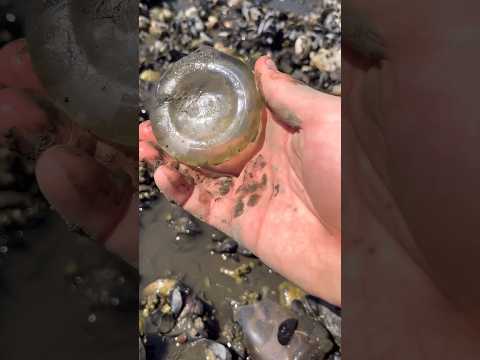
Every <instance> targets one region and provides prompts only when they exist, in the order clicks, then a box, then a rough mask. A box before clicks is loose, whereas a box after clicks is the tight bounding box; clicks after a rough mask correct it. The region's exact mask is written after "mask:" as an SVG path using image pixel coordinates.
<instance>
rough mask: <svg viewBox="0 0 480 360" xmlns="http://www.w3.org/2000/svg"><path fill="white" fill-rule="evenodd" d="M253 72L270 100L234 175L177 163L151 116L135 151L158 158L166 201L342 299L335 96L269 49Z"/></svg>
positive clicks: (312, 289)
mask: <svg viewBox="0 0 480 360" xmlns="http://www.w3.org/2000/svg"><path fill="white" fill-rule="evenodd" d="M255 73H256V79H257V84H258V87H259V89H260V90H261V92H262V94H263V95H264V98H265V99H266V102H267V104H268V110H267V111H266V112H265V117H266V130H265V139H264V141H263V143H262V144H261V148H260V149H259V151H258V152H257V154H256V155H255V156H254V157H253V158H252V159H251V160H250V161H249V162H248V163H247V164H246V165H245V166H244V167H243V168H242V169H238V170H239V172H240V175H238V176H235V177H219V178H215V177H211V176H208V175H206V174H205V173H202V172H200V171H197V170H194V169H191V168H189V167H187V166H185V165H182V164H178V163H177V162H176V161H174V160H173V159H171V158H169V157H168V156H167V155H165V154H163V153H162V152H161V151H160V150H158V147H157V146H156V145H155V138H154V136H153V133H152V129H151V124H150V123H149V122H144V123H143V124H141V126H140V141H141V142H140V158H141V159H142V160H145V161H147V162H148V163H150V164H151V165H152V166H156V170H155V174H154V177H155V182H156V184H157V186H158V187H159V188H160V189H161V191H162V192H163V193H164V194H165V195H166V197H167V198H168V199H170V200H172V201H174V202H176V203H177V204H179V205H181V206H182V207H183V208H184V209H185V210H187V211H189V212H190V213H192V214H193V215H195V216H196V217H198V218H200V219H201V220H203V221H205V222H207V223H209V224H211V225H212V226H214V227H216V228H218V229H219V230H221V231H223V232H225V233H226V234H228V235H229V236H231V237H233V238H234V239H236V240H238V241H239V242H240V243H242V244H243V245H245V246H246V247H247V248H249V249H250V250H251V251H253V252H254V253H255V254H256V255H257V256H258V257H259V258H261V259H262V261H264V262H265V263H266V264H268V265H269V266H270V267H271V268H273V269H274V270H276V271H277V272H279V273H281V274H282V275H284V276H285V277H287V278H288V279H290V280H291V281H293V282H295V283H296V284H298V285H300V286H301V287H303V288H304V290H305V291H307V292H309V293H312V294H314V295H317V296H319V297H322V298H323V299H325V300H327V301H329V302H331V303H334V304H340V250H341V240H340V239H341V226H340V132H341V127H340V117H341V110H340V99H339V98H337V97H334V96H330V95H326V94H322V93H320V92H318V91H315V90H313V89H311V88H308V87H307V86H305V85H303V84H300V83H298V82H297V81H295V80H293V79H292V78H291V77H289V76H287V75H285V74H282V73H280V72H278V71H277V69H276V68H275V65H274V64H273V62H271V60H269V58H267V57H262V58H261V59H259V60H258V62H257V64H256V67H255ZM158 163H160V165H159V166H158ZM232 173H237V171H232Z"/></svg>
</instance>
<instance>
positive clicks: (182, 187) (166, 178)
mask: <svg viewBox="0 0 480 360" xmlns="http://www.w3.org/2000/svg"><path fill="white" fill-rule="evenodd" d="M154 179H155V184H156V185H157V186H158V188H159V189H160V191H161V192H162V193H163V194H164V195H165V197H166V198H167V199H168V200H170V201H173V202H175V203H176V204H178V205H180V206H183V205H184V204H185V203H186V202H187V201H188V199H190V197H191V195H192V193H193V190H194V188H195V184H194V181H193V179H192V178H191V177H189V176H187V175H184V174H182V173H180V172H179V171H177V170H176V169H175V168H174V167H173V166H172V164H171V163H167V164H164V165H161V166H159V167H158V168H157V169H156V170H155V174H154Z"/></svg>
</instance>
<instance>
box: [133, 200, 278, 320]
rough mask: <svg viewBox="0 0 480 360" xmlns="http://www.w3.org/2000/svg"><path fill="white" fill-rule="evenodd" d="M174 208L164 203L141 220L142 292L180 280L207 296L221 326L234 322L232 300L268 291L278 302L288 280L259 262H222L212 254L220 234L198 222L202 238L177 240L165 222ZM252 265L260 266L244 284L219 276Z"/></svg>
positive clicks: (247, 259)
mask: <svg viewBox="0 0 480 360" xmlns="http://www.w3.org/2000/svg"><path fill="white" fill-rule="evenodd" d="M173 208H174V205H172V204H170V203H169V202H168V201H166V200H161V201H159V202H158V203H157V204H156V205H155V206H154V208H153V209H152V210H147V211H145V212H144V213H143V214H142V216H141V231H140V258H141V265H140V274H141V276H142V279H141V286H140V287H141V288H143V287H144V286H146V285H147V284H148V283H149V282H151V281H153V280H155V279H157V278H159V277H165V276H172V275H173V276H180V277H181V278H182V279H183V282H184V283H185V284H186V285H188V286H189V287H191V288H192V289H193V290H194V291H195V292H196V293H197V294H204V298H205V299H206V300H209V301H211V302H212V303H213V305H214V307H215V308H216V309H217V311H218V312H217V317H218V320H219V321H220V323H221V324H222V323H224V322H225V321H228V320H230V319H231V318H232V311H231V306H230V300H239V298H240V297H241V295H242V294H244V293H245V291H257V292H262V288H264V287H268V288H269V289H270V290H271V291H270V295H271V296H272V297H275V298H277V293H276V291H277V288H278V285H279V284H280V283H281V282H283V281H285V280H284V279H283V278H282V277H281V276H279V275H278V274H276V273H273V272H272V271H271V270H269V269H268V268H267V267H266V266H265V265H262V264H261V263H260V262H259V261H258V260H257V259H252V258H249V257H245V256H240V257H239V261H238V262H237V261H235V260H233V259H231V258H227V259H226V260H223V259H222V256H221V255H219V254H213V255H212V254H211V253H210V251H209V246H210V245H212V243H213V241H212V234H213V233H215V234H220V233H219V232H218V231H216V230H215V229H213V228H212V227H210V226H209V225H207V224H204V223H200V222H199V221H198V223H199V224H200V227H201V229H202V233H201V234H198V235H194V236H192V237H190V236H188V235H182V236H180V240H176V237H177V235H176V233H175V231H174V230H173V229H172V228H171V227H169V226H168V224H167V222H166V221H165V217H166V216H167V215H168V214H169V213H171V212H172V209H173ZM252 261H253V262H255V263H258V266H256V267H255V268H254V269H253V270H252V272H251V273H250V274H248V276H247V278H248V280H247V281H245V282H243V283H241V284H237V283H236V282H235V280H234V279H233V278H231V277H229V276H227V275H225V274H223V273H221V272H220V269H221V268H227V269H234V268H236V267H238V266H240V265H242V264H248V263H250V262H252ZM272 291H273V292H272Z"/></svg>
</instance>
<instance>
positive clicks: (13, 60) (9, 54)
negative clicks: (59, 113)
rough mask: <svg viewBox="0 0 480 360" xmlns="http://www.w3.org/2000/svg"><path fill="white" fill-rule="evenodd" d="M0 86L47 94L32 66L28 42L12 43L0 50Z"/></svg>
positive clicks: (22, 40)
mask: <svg viewBox="0 0 480 360" xmlns="http://www.w3.org/2000/svg"><path fill="white" fill-rule="evenodd" d="M0 86H3V87H13V88H19V89H31V90H35V91H37V92H39V93H42V94H45V90H44V88H43V86H42V84H41V82H40V80H39V78H38V76H37V75H36V74H35V72H34V70H33V66H32V61H31V58H30V54H29V52H28V46H27V42H26V41H25V40H24V39H21V40H16V41H12V42H11V43H9V44H7V45H5V46H4V47H3V48H2V49H0Z"/></svg>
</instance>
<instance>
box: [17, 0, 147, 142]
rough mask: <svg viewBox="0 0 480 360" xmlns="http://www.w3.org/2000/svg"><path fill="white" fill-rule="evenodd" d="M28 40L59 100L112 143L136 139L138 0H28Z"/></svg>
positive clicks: (37, 64)
mask: <svg viewBox="0 0 480 360" xmlns="http://www.w3.org/2000/svg"><path fill="white" fill-rule="evenodd" d="M29 3H31V4H30V5H29V6H30V7H31V8H30V9H29V11H28V14H29V18H28V19H27V31H26V32H27V33H26V36H27V42H28V46H29V51H30V53H31V55H32V63H33V66H34V69H35V72H36V73H37V75H38V76H39V78H40V80H41V82H42V84H43V86H44V87H45V88H46V90H47V92H48V94H49V95H50V97H51V99H52V100H53V102H54V103H55V105H56V106H57V107H58V108H60V109H61V110H63V111H64V112H65V113H66V114H67V115H68V116H69V117H70V118H71V119H72V120H73V121H75V122H77V123H78V124H79V125H80V126H82V127H83V128H86V129H88V130H91V131H92V132H93V133H94V134H96V135H97V136H98V137H100V138H102V139H104V140H107V141H109V142H112V143H118V144H121V145H125V146H130V147H134V146H137V145H138V130H137V126H138V119H137V114H138V69H137V67H136V66H132V64H136V62H137V59H138V50H137V49H138V18H137V17H135V16H132V14H134V13H135V12H137V11H138V2H136V1H132V0H127V1H121V2H118V4H117V5H115V4H114V3H115V2H110V1H107V2H105V1H102V0H83V1H75V0H56V1H30V2H29Z"/></svg>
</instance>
